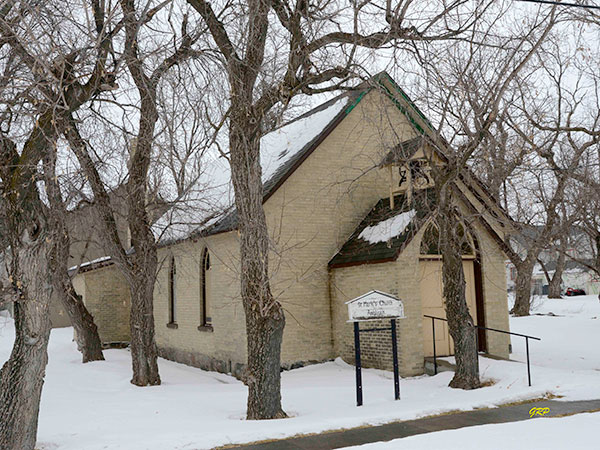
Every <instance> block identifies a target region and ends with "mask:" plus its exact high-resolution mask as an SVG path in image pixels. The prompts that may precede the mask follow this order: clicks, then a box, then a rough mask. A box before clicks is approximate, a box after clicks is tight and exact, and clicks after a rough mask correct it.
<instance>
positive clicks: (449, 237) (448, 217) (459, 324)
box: [437, 184, 480, 389]
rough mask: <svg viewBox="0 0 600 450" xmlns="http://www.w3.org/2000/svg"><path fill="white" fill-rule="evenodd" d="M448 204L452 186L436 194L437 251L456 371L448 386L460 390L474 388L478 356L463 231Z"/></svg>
mask: <svg viewBox="0 0 600 450" xmlns="http://www.w3.org/2000/svg"><path fill="white" fill-rule="evenodd" d="M455 208H456V207H455V206H454V205H453V203H452V186H451V185H450V184H447V185H445V186H444V187H442V189H441V190H440V192H439V214H438V216H437V221H438V225H439V227H440V250H441V252H442V280H443V286H444V288H443V292H444V303H445V309H446V318H447V319H448V329H449V331H450V335H451V336H452V339H453V340H454V354H455V358H456V372H455V373H454V377H453V378H452V380H451V381H450V384H449V386H450V387H453V388H460V389H477V388H478V387H480V381H479V356H478V350H477V329H476V328H475V327H474V325H475V322H474V321H473V318H472V317H471V315H470V314H469V307H468V305H467V300H466V296H465V285H466V282H465V274H464V271H463V264H462V254H461V246H462V244H463V242H462V241H463V239H464V238H465V234H466V232H463V233H462V235H461V233H460V232H459V227H460V224H461V222H462V221H461V220H460V215H459V214H460V213H459V212H458V211H456V209H455Z"/></svg>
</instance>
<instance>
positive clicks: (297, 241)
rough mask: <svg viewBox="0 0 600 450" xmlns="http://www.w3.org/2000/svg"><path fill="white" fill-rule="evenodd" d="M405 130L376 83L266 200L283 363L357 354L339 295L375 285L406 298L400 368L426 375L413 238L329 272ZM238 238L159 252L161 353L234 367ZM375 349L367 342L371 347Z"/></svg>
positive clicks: (488, 286) (494, 254) (501, 295)
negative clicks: (203, 317) (172, 278)
mask: <svg viewBox="0 0 600 450" xmlns="http://www.w3.org/2000/svg"><path fill="white" fill-rule="evenodd" d="M382 124H383V126H382ZM412 136H414V131H413V129H412V127H411V126H410V125H409V124H408V122H407V121H406V119H405V117H404V116H403V115H402V114H401V113H400V112H399V111H398V109H397V108H396V107H395V106H394V105H393V104H392V102H391V101H390V100H389V99H388V98H387V97H385V96H383V95H381V94H380V93H378V92H375V91H373V92H371V93H369V94H368V95H367V96H366V97H365V98H364V99H363V100H362V101H361V102H360V103H359V104H358V105H357V106H356V107H355V108H354V109H353V110H352V112H351V113H350V114H349V115H348V116H347V117H346V118H345V119H344V120H343V121H342V122H341V123H340V124H339V125H338V126H337V128H336V129H335V130H333V132H332V133H331V134H330V135H329V136H328V137H327V138H326V139H325V140H324V141H323V142H322V143H321V145H320V146H319V148H317V149H316V150H315V151H314V152H313V153H312V154H311V155H310V156H309V157H308V158H307V159H306V160H305V161H304V162H303V163H302V164H301V165H300V166H299V167H298V169H297V170H296V171H295V172H294V173H293V174H292V175H291V176H290V177H289V178H288V179H287V180H286V182H285V183H284V184H283V185H282V186H281V187H280V188H279V189H278V190H277V191H276V192H275V193H274V194H273V196H272V197H271V198H269V199H268V200H267V202H266V203H265V212H266V216H267V222H268V226H269V233H270V235H271V237H272V241H273V247H274V249H276V251H273V252H272V253H271V255H270V269H271V273H272V281H271V283H272V290H273V293H274V295H275V296H276V297H277V298H278V300H279V301H281V303H282V305H283V307H284V309H285V312H286V328H285V332H284V338H283V346H282V363H283V365H284V366H288V367H289V366H292V365H293V364H295V363H297V362H303V361H304V362H305V361H320V360H324V359H329V358H333V357H335V356H337V355H342V356H344V358H346V359H349V360H350V361H352V358H353V353H352V351H351V350H352V347H351V346H352V345H353V340H352V335H351V331H352V330H351V328H350V327H349V325H347V324H346V323H345V320H346V319H345V318H346V315H347V313H346V309H345V305H344V302H345V301H347V300H348V299H351V298H353V297H355V296H357V295H360V294H363V293H365V292H366V291H368V290H369V289H380V290H388V291H389V292H391V293H393V294H396V295H398V296H400V298H402V299H403V300H404V302H405V309H406V314H407V319H403V320H401V321H399V326H398V330H399V339H400V349H399V353H400V364H401V371H402V374H403V375H412V374H418V373H422V371H423V338H422V335H423V332H422V326H423V325H422V311H421V303H420V284H419V265H418V263H413V261H418V255H419V243H420V239H421V238H420V234H418V235H417V236H416V237H415V239H413V241H412V242H411V243H410V244H409V245H408V246H407V248H406V249H405V250H404V252H403V255H402V257H401V259H400V260H399V261H397V262H393V263H385V264H373V265H362V266H356V267H348V268H344V269H336V270H334V271H332V273H329V272H328V270H327V263H328V262H329V260H330V259H331V258H332V257H333V255H334V254H335V253H336V252H337V251H338V249H339V248H340V247H341V245H342V244H343V243H344V242H345V241H346V240H347V238H348V237H349V236H350V235H351V233H352V232H353V231H354V229H355V228H356V226H357V225H358V223H359V222H360V221H361V220H362V219H363V218H364V216H365V215H366V214H367V213H368V212H369V211H370V209H371V208H372V207H373V206H374V204H375V203H376V202H377V201H378V200H379V199H380V198H382V197H385V196H387V195H388V192H389V185H388V179H387V176H388V175H387V172H385V171H382V170H371V169H373V167H375V166H376V165H377V164H378V163H379V161H380V160H381V159H382V158H383V156H384V154H385V153H386V152H387V151H389V149H390V148H391V147H392V146H393V145H395V144H396V143H397V142H398V141H402V140H406V139H409V138H411V137H412ZM480 234H481V236H482V237H481V238H480V242H481V246H482V250H483V253H484V262H483V273H484V292H485V295H486V320H487V323H488V325H489V326H498V327H499V328H503V329H505V328H506V327H507V326H508V325H507V321H508V315H507V311H506V290H505V289H504V291H503V287H502V286H504V285H503V283H505V280H504V265H503V256H501V252H499V249H498V247H497V246H495V244H494V243H493V242H492V241H491V239H489V238H488V237H487V234H486V233H484V232H482V233H480ZM237 237H238V235H237V232H235V231H234V232H228V233H222V234H218V235H214V236H209V237H207V238H204V239H199V240H197V241H186V242H182V243H179V244H177V245H173V246H169V247H167V248H162V249H160V250H159V261H160V262H161V269H160V271H159V274H158V277H157V283H156V287H155V296H154V297H155V298H154V312H155V321H156V339H157V344H158V346H159V348H160V351H161V354H162V355H163V356H165V357H168V358H171V359H175V360H178V361H181V362H185V363H188V364H192V365H196V366H199V367H204V368H209V369H213V370H220V371H233V372H236V371H238V370H240V369H241V367H242V365H243V364H244V363H245V361H246V337H245V320H244V311H243V308H242V304H241V300H240V298H239V276H238V271H239V256H238V255H239V250H238V245H239V243H238V238H237ZM205 247H208V249H209V251H210V254H211V265H212V268H211V272H212V273H211V276H212V280H213V281H212V293H211V297H212V299H211V314H210V315H211V316H212V324H213V329H212V331H200V330H199V329H198V325H199V324H200V304H201V303H200V302H201V300H200V293H201V280H200V267H201V257H202V252H203V249H204V248H205ZM171 255H173V256H174V257H175V259H176V264H177V283H176V287H177V289H176V290H177V292H176V297H177V319H176V321H177V328H169V327H167V322H168V320H169V319H168V293H167V288H168V267H169V259H170V257H171ZM407 261H410V263H407ZM498 262H500V265H498ZM488 303H489V307H488ZM488 316H489V318H488ZM348 333H350V334H348ZM488 341H489V347H490V349H491V350H492V351H493V352H494V353H496V354H499V355H500V356H503V355H504V353H503V351H504V350H503V349H507V348H508V346H507V345H505V344H506V340H505V338H503V337H501V335H498V336H493V337H490V338H489V340H488ZM349 345H350V347H349ZM376 347H377V343H373V344H372V348H373V354H375V353H376V351H377V348H376ZM349 349H350V353H349ZM373 364H375V362H374V361H373Z"/></svg>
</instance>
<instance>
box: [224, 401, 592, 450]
mask: <svg viewBox="0 0 600 450" xmlns="http://www.w3.org/2000/svg"><path fill="white" fill-rule="evenodd" d="M534 407H535V408H549V409H550V411H549V412H547V413H546V414H545V417H552V416H560V415H564V414H577V413H582V412H589V411H598V410H600V399H598V400H582V401H573V402H561V401H556V400H542V401H537V402H528V403H522V404H519V405H511V406H501V407H498V408H491V409H478V410H475V411H466V412H459V413H455V414H446V415H442V416H436V417H429V418H423V419H416V420H408V421H405V422H394V423H389V424H387V425H379V426H374V427H363V428H352V429H349V430H345V431H334V432H330V433H323V434H319V435H314V436H305V437H297V438H291V439H283V440H278V441H270V442H263V443H258V444H248V445H242V446H238V447H227V448H228V449H239V450H300V449H302V450H329V449H334V448H341V447H349V446H352V445H362V444H368V443H370V442H380V441H389V440H392V439H398V438H403V437H408V436H414V435H417V434H424V433H432V432H434V431H441V430H452V429H456V428H463V427H472V426H475V425H485V424H490V423H506V422H518V421H521V420H534V419H530V417H529V411H530V410H531V408H534Z"/></svg>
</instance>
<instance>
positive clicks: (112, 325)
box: [73, 266, 131, 343]
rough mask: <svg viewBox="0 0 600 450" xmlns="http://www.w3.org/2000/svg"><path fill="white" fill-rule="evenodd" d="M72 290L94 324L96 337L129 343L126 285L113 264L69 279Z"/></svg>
mask: <svg viewBox="0 0 600 450" xmlns="http://www.w3.org/2000/svg"><path fill="white" fill-rule="evenodd" d="M73 285H74V287H75V290H76V291H77V293H78V294H79V295H82V296H83V301H84V303H85V306H86V307H87V309H88V311H89V312H90V314H91V315H92V316H93V317H94V322H95V323H96V326H97V327H98V333H99V335H100V340H101V341H102V342H104V343H108V342H129V340H130V338H131V335H130V332H129V310H130V308H131V299H130V296H129V287H128V286H127V284H126V282H125V279H124V278H123V276H122V275H121V273H120V272H119V271H118V270H117V268H116V267H115V266H107V267H102V268H100V269H96V270H92V271H89V272H84V273H81V274H79V275H77V276H76V277H75V278H74V280H73Z"/></svg>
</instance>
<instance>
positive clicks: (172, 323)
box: [167, 322, 179, 330]
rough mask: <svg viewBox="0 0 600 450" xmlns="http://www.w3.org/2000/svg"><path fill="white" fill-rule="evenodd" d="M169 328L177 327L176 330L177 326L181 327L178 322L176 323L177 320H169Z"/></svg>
mask: <svg viewBox="0 0 600 450" xmlns="http://www.w3.org/2000/svg"><path fill="white" fill-rule="evenodd" d="M167 328H173V329H175V330H176V329H177V328H179V325H177V323H176V322H169V323H168V324H167Z"/></svg>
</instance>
